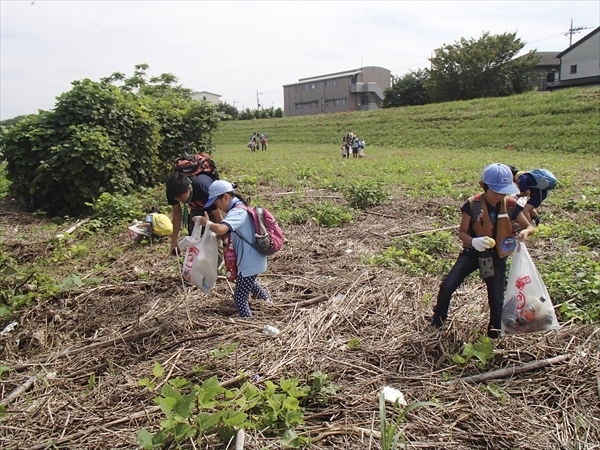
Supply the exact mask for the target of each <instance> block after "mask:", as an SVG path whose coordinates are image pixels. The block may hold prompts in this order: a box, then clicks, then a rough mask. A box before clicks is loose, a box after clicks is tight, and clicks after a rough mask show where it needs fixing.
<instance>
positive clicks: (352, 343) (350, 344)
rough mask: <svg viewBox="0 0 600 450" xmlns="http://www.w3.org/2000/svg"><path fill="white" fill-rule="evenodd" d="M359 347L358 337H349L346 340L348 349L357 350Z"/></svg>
mask: <svg viewBox="0 0 600 450" xmlns="http://www.w3.org/2000/svg"><path fill="white" fill-rule="evenodd" d="M359 348H360V339H359V338H357V337H353V338H350V340H349V341H348V350H358V349H359Z"/></svg>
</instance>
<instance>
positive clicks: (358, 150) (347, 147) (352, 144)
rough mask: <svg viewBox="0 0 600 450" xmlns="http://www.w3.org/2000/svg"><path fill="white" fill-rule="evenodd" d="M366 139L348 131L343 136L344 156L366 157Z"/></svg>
mask: <svg viewBox="0 0 600 450" xmlns="http://www.w3.org/2000/svg"><path fill="white" fill-rule="evenodd" d="M364 157H365V141H363V140H362V139H360V138H359V137H358V136H357V135H355V134H354V133H348V134H347V135H345V136H344V137H343V138H342V158H364Z"/></svg>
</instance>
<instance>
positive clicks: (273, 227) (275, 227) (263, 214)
mask: <svg viewBox="0 0 600 450" xmlns="http://www.w3.org/2000/svg"><path fill="white" fill-rule="evenodd" d="M234 208H244V209H245V210H246V211H248V214H250V216H251V217H252V222H253V223H254V237H255V238H256V241H255V242H254V244H253V243H251V242H248V241H247V240H246V239H244V237H243V236H242V235H241V234H239V233H237V232H235V231H234V233H235V234H237V235H238V236H239V237H240V238H241V239H242V240H243V241H245V242H246V243H248V244H250V245H251V246H252V247H253V248H254V249H255V250H256V251H257V252H258V253H260V254H261V255H267V256H268V255H272V254H273V253H275V252H278V251H279V250H280V249H281V247H282V246H283V231H281V228H280V227H279V224H278V223H277V220H276V219H275V217H273V214H271V212H270V211H269V210H268V209H267V208H261V207H260V206H256V207H254V208H252V207H250V206H246V205H244V204H242V203H237V204H236V205H235V206H234Z"/></svg>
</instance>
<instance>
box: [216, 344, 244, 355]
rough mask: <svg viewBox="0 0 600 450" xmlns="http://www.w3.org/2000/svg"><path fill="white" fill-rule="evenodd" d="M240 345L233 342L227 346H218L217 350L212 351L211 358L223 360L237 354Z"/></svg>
mask: <svg viewBox="0 0 600 450" xmlns="http://www.w3.org/2000/svg"><path fill="white" fill-rule="evenodd" d="M239 345H240V343H239V342H232V343H231V344H229V345H227V346H225V345H223V344H217V348H216V349H213V350H211V351H210V356H212V357H213V358H223V357H224V356H227V355H229V354H231V353H233V352H235V351H236V350H237V348H238V346H239Z"/></svg>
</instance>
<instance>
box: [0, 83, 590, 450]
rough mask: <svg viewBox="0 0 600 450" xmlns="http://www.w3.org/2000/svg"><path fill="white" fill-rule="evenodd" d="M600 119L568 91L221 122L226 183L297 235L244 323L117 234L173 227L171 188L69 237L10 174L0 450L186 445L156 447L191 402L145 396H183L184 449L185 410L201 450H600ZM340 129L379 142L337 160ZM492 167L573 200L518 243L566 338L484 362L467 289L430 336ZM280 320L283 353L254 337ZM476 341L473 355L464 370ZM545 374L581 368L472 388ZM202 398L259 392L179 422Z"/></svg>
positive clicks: (159, 251) (163, 248)
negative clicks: (265, 295) (165, 224)
mask: <svg viewBox="0 0 600 450" xmlns="http://www.w3.org/2000/svg"><path fill="white" fill-rule="evenodd" d="M599 113H600V89H585V90H577V89H575V90H567V91H560V92H555V93H545V94H533V93H531V94H524V95H520V96H514V97H509V98H501V99H481V100H473V101H468V102H455V103H447V104H438V105H427V106H423V107H413V108H400V109H391V110H382V111H373V112H360V113H344V114H337V115H321V116H312V117H297V118H283V119H264V120H254V121H237V122H225V123H222V124H221V125H220V128H219V132H218V134H217V136H215V143H216V151H215V153H214V154H213V156H214V159H215V161H216V163H217V165H218V167H219V170H220V172H221V175H222V178H223V179H227V180H229V181H236V182H238V183H239V192H240V193H242V194H244V195H251V196H252V198H253V202H252V203H253V204H256V203H260V204H262V205H266V206H269V207H270V208H272V211H273V212H274V213H275V215H276V217H277V218H278V220H279V221H280V222H281V224H282V227H283V230H284V234H285V236H286V239H287V240H286V244H285V245H284V249H283V250H282V251H280V252H279V253H277V254H275V255H273V256H272V257H270V258H269V268H268V270H267V272H266V273H265V274H262V275H261V284H263V285H264V286H265V288H266V289H267V290H268V291H269V293H270V294H271V296H272V299H273V301H274V303H273V304H266V305H265V304H263V303H264V302H257V301H251V306H252V310H253V313H254V314H255V315H254V318H253V320H252V321H244V320H239V319H238V317H237V314H236V310H235V307H234V305H233V302H232V300H231V292H232V291H231V289H232V286H231V285H230V284H229V283H228V282H226V281H225V280H224V279H221V280H219V281H218V282H217V285H216V286H215V287H214V288H213V290H212V291H211V292H210V293H209V294H207V295H204V294H202V293H201V292H200V291H199V290H198V289H195V288H193V287H190V286H189V285H187V284H186V283H184V282H183V279H182V278H181V266H180V264H181V261H180V260H179V259H177V258H169V257H168V250H169V244H168V242H165V241H162V242H158V243H153V244H149V243H143V244H141V245H136V244H133V243H132V242H131V240H130V239H129V237H128V236H127V233H126V226H127V225H128V224H129V223H131V220H133V219H142V218H143V215H144V210H146V209H147V208H149V207H150V206H152V205H154V204H157V205H159V206H160V207H161V208H162V210H163V212H166V213H170V208H169V207H168V205H166V199H165V195H164V187H163V186H157V187H156V188H155V189H148V190H145V191H144V192H139V193H137V194H135V195H130V196H108V197H107V198H106V199H104V200H103V202H99V203H102V205H99V204H97V205H96V208H95V213H96V215H95V216H94V217H91V218H89V219H90V220H89V221H88V222H84V223H81V222H79V223H78V224H75V219H74V218H69V217H66V218H53V219H52V220H50V219H49V218H46V217H45V216H44V215H43V214H32V213H30V212H28V211H23V210H21V209H20V208H19V206H18V205H16V204H15V203H14V202H12V201H11V200H10V198H8V197H4V196H5V194H6V192H7V187H8V185H7V183H6V180H5V179H2V178H0V202H1V205H2V207H1V208H0V295H1V296H0V300H1V301H0V330H2V329H4V327H5V326H6V325H7V324H9V323H11V322H13V321H14V323H16V324H17V325H16V328H15V329H14V330H12V331H8V332H7V333H6V334H5V335H2V336H0V361H2V363H0V394H1V397H2V399H1V400H0V447H1V448H15V449H16V448H39V449H42V448H47V447H48V446H52V448H60V449H63V448H64V449H67V448H112V449H131V448H139V445H138V444H139V443H140V442H141V441H145V442H146V443H147V448H151V447H152V446H153V445H154V444H156V445H155V448H158V447H160V446H162V448H174V447H175V445H176V444H175V443H173V442H170V440H169V438H168V437H164V436H162V437H161V436H160V433H159V435H157V436H158V437H157V439H158V438H161V439H163V438H164V442H163V441H161V442H160V443H156V442H155V443H154V444H150V443H148V442H149V439H151V434H152V433H157V432H158V431H159V430H161V429H163V430H165V429H167V428H169V427H173V426H175V425H174V423H175V422H172V421H169V420H165V418H166V416H168V414H169V413H170V412H169V407H168V403H169V402H170V401H173V402H175V399H174V398H175V397H177V398H179V400H181V397H178V395H177V393H174V394H173V393H172V398H171V400H169V401H166V400H165V399H164V398H162V400H164V402H163V403H161V407H159V406H157V405H156V403H155V401H154V399H160V398H161V396H165V397H166V396H168V395H171V394H169V392H170V391H169V390H168V389H166V390H165V388H168V387H169V386H172V387H174V388H175V389H176V390H177V389H180V390H181V393H186V395H185V398H184V400H185V401H186V402H187V403H186V405H187V406H186V407H185V408H181V410H182V411H184V412H185V413H186V414H188V416H186V418H185V420H186V421H188V422H189V424H191V425H190V426H191V427H192V430H191V432H192V433H194V432H197V431H198V427H197V425H196V423H195V421H194V420H192V419H194V417H193V415H194V414H199V417H200V416H201V415H204V419H206V417H209V418H210V419H211V420H210V421H209V422H211V421H212V423H213V425H214V424H217V423H218V424H219V425H218V426H219V427H221V428H218V427H217V425H214V427H209V429H207V430H204V432H203V433H199V434H200V435H202V436H201V437H202V438H203V439H204V441H203V443H202V446H201V445H200V444H197V443H195V442H194V443H190V440H186V441H185V442H184V443H183V444H182V446H181V448H186V449H188V448H189V449H191V448H200V447H202V448H214V449H220V450H221V449H222V450H224V449H226V448H232V446H231V445H230V444H231V442H229V441H228V440H227V439H222V440H221V439H219V438H218V437H217V431H218V432H219V434H221V435H227V433H224V432H223V431H224V429H225V428H226V427H225V426H224V425H223V423H222V422H220V421H221V420H222V419H223V418H222V417H221V416H220V414H221V412H222V411H223V410H224V409H227V411H228V413H231V414H237V413H239V412H240V410H241V409H243V408H246V409H244V411H246V412H248V419H249V421H250V419H252V420H259V419H260V420H263V419H265V418H268V419H269V420H270V421H271V422H268V423H267V424H266V425H265V423H264V422H257V423H255V424H254V426H255V427H256V428H257V429H253V428H252V426H250V425H252V424H250V422H248V428H247V441H246V446H245V447H244V448H246V449H247V450H262V449H264V448H269V449H283V448H286V445H287V444H286V442H287V443H290V442H292V441H294V442H295V444H298V445H300V444H302V445H305V446H306V447H305V448H307V449H311V450H316V449H321V448H344V449H348V450H354V449H356V450H364V449H365V448H373V449H377V448H384V446H383V444H382V442H383V441H382V440H381V434H380V433H381V432H384V433H385V432H386V428H387V430H388V431H389V430H390V429H392V428H391V427H392V422H393V421H396V422H395V423H396V426H398V428H397V430H398V433H399V434H398V436H397V437H398V438H399V439H400V440H404V441H405V442H406V444H407V445H406V447H407V448H453V449H456V450H467V449H469V450H470V449H474V448H476V449H481V450H483V449H489V448H498V449H507V450H509V449H515V448H519V449H524V450H539V449H541V448H559V447H560V448H573V449H576V448H577V449H584V448H598V446H599V445H600V431H599V430H600V422H599V419H598V417H600V407H599V406H598V402H596V401H593V400H595V399H597V380H596V377H595V376H593V375H592V376H590V374H597V373H598V370H599V368H600V362H599V361H598V355H597V351H598V345H599V341H598V339H599V336H600V335H599V334H598V327H597V322H598V320H599V319H600V183H599V175H600V153H599V151H600V150H599V149H600V120H599V118H600V114H599ZM255 131H257V132H262V133H267V134H268V135H269V148H268V150H267V151H257V152H250V151H249V150H248V149H247V148H246V143H247V141H248V138H249V136H250V135H251V134H252V132H255ZM350 131H351V132H354V133H355V134H357V135H359V137H361V138H363V139H364V140H365V141H366V143H367V147H366V150H365V151H366V157H365V158H364V159H349V160H347V159H346V160H344V159H342V158H341V153H340V141H341V139H342V136H343V135H344V134H346V133H347V132H350ZM491 162H502V163H505V164H511V165H515V166H517V167H518V168H519V169H531V168H535V167H545V168H548V169H550V170H551V171H552V172H553V173H554V174H555V175H556V176H557V177H558V179H559V181H560V183H559V185H558V187H557V188H556V189H554V190H553V191H552V192H551V193H550V196H549V197H548V199H547V200H546V201H545V202H544V205H543V206H542V208H540V211H541V217H542V225H540V227H538V230H537V232H536V234H535V235H534V236H533V238H532V239H531V240H530V244H528V248H529V249H530V252H531V253H532V257H533V258H534V259H535V262H536V265H537V267H538V269H539V270H540V273H541V275H542V277H543V279H544V282H545V283H546V286H547V288H548V290H549V292H550V295H551V299H552V302H553V303H554V305H555V307H556V311H557V314H558V315H559V319H560V322H561V328H560V329H558V330H554V331H552V332H548V333H533V334H529V335H516V336H508V337H503V338H502V339H500V340H498V341H496V342H494V343H492V342H488V341H485V340H484V339H483V338H482V337H481V333H482V332H483V331H484V330H485V327H486V324H487V319H488V310H487V309H486V308H487V303H486V294H485V288H484V287H483V284H482V283H481V280H480V279H479V278H478V277H477V276H476V274H473V275H472V276H471V277H470V278H468V279H467V280H466V281H465V283H464V285H463V286H462V287H461V289H460V290H459V291H457V293H456V295H455V297H454V298H453V303H452V311H451V315H452V317H451V320H449V321H448V323H447V324H446V325H444V327H443V329H442V330H440V331H439V332H436V333H432V332H430V331H428V330H427V328H426V324H427V319H428V318H429V317H430V315H431V307H432V304H433V303H434V302H435V296H436V293H437V290H438V288H439V283H440V282H441V279H442V277H443V276H444V274H445V273H447V271H448V269H449V267H451V265H452V264H453V262H454V260H455V258H456V255H457V254H458V252H459V251H460V249H459V245H458V242H457V239H456V233H455V228H454V227H455V226H456V225H457V224H458V220H459V208H460V206H461V204H462V202H464V200H465V199H466V198H467V197H468V196H470V195H472V194H473V193H476V192H479V191H480V188H479V186H478V181H479V177H480V174H481V171H482V169H483V168H484V166H485V165H487V164H488V163H491ZM2 197H4V198H2ZM100 206H102V207H100ZM73 225H80V226H78V227H77V226H75V227H73V228H72V231H69V230H68V229H69V228H71V227H72V226H73ZM267 324H268V325H274V326H276V327H277V328H278V329H279V330H280V334H279V335H278V336H277V337H275V338H272V337H268V336H265V335H263V334H262V333H261V330H262V328H263V327H264V325H267ZM474 345H475V346H477V348H479V349H480V353H478V356H477V357H476V358H473V359H472V360H470V362H469V359H468V358H466V359H467V361H466V362H465V358H464V356H465V355H466V352H467V346H470V348H474V347H473V346H474ZM481 349H483V350H481ZM482 352H483V353H482ZM484 353H485V354H484ZM460 355H462V357H463V358H462V360H463V362H462V363H460V362H458V363H457V361H460V358H461V356H460ZM482 355H483V356H482ZM470 356H473V355H472V354H471V355H470ZM556 357H561V358H563V359H562V360H561V361H567V359H568V358H570V359H568V363H566V364H556V365H554V366H551V367H547V368H546V369H540V370H536V371H530V372H526V373H523V374H520V375H517V374H514V375H512V376H511V377H510V378H504V379H499V380H498V379H495V380H494V381H493V382H482V383H477V384H469V383H468V382H466V381H464V379H462V378H461V377H464V376H467V375H476V374H482V373H483V374H485V373H487V372H491V371H494V370H496V369H502V368H506V367H508V366H514V365H518V364H525V363H528V362H536V361H541V360H544V359H547V358H556ZM542 362H543V361H542ZM209 379H210V380H213V382H214V383H221V384H222V385H224V386H227V388H228V389H231V391H230V392H229V394H230V395H231V396H230V397H227V398H233V397H236V398H238V399H241V393H242V390H243V389H244V388H243V386H247V385H246V384H244V385H242V387H239V386H240V385H241V384H242V382H244V381H249V380H252V382H253V383H254V384H255V385H256V387H257V390H255V391H253V392H259V393H260V395H261V396H263V397H261V398H260V399H256V402H257V403H253V405H254V406H252V405H251V404H249V403H244V402H238V403H236V404H235V405H234V406H233V407H231V408H230V409H229V407H230V406H231V405H230V404H229V401H228V400H227V398H225V397H221V396H220V397H218V398H217V400H216V402H212V400H211V401H209V402H207V404H208V406H207V407H206V408H204V405H200V402H198V404H192V403H194V402H192V403H189V402H188V396H187V394H188V393H189V392H192V393H193V392H194V390H193V389H196V390H198V391H201V390H203V389H204V387H202V388H201V387H200V386H201V385H202V386H204V385H203V384H204V382H205V381H207V380H209ZM29 380H36V381H35V382H33V381H32V382H31V383H30V381H29ZM167 380H169V381H167ZM290 380H291V381H290ZM188 382H189V384H187V383H188ZM267 382H269V383H272V384H273V383H274V385H273V386H275V387H273V389H276V388H277V389H278V390H277V393H275V391H269V392H266V389H265V386H266V384H267ZM28 383H29V384H28ZM294 383H299V390H298V389H295V387H294V386H295V384H294ZM448 383H452V384H448ZM284 384H287V386H288V388H287V393H288V394H289V392H295V393H296V395H298V393H299V392H300V391H302V392H308V393H309V394H308V395H306V397H302V396H303V395H304V394H302V396H299V397H302V398H300V399H299V400H298V401H296V399H295V398H294V399H292V400H294V401H291V402H290V401H289V399H287V400H286V402H285V404H286V405H287V407H290V405H292V406H293V408H292V409H291V410H290V411H287V410H285V409H281V410H280V415H277V414H273V410H272V409H273V408H274V407H273V405H274V404H275V403H273V400H274V399H276V398H277V399H280V398H282V396H283V397H285V396H286V395H287V394H285V393H283V392H282V389H283V388H281V389H279V388H280V387H282V386H283V385H284ZM191 385H193V386H194V388H193V389H192V391H189V390H188V388H189V387H190V386H191ZM386 385H390V386H397V387H399V388H400V389H401V390H402V392H403V393H404V395H405V396H406V398H407V400H408V402H409V404H410V405H411V406H410V407H412V405H418V404H419V403H420V402H424V401H430V400H433V401H435V402H436V404H438V406H439V405H442V408H439V407H431V405H429V406H423V407H421V408H416V409H413V410H411V412H410V414H406V413H408V410H404V411H399V410H394V412H392V408H391V407H388V409H387V411H386V410H385V408H383V410H382V409H379V408H378V407H377V392H379V391H380V390H381V388H382V387H383V386H386ZM32 386H34V387H33V388H32ZM290 386H292V387H294V388H293V389H291V388H290ZM213 387H214V386H213ZM215 392H216V391H215ZM265 392H266V393H265ZM10 393H14V395H10V397H11V398H10V401H8V400H6V401H5V402H4V400H5V399H7V398H8V397H9V394H10ZM190 395H191V396H193V395H192V394H190ZM244 395H245V394H244ZM269 395H270V396H271V397H269ZM238 396H239V397H238ZM190 398H191V397H190ZM207 398H208V397H207ZM286 398H287V397H286ZM590 399H592V401H590ZM277 401H279V400H277ZM250 403H251V402H250ZM410 407H409V408H410ZM203 408H204V409H203ZM540 410H542V411H543V417H542V416H541V415H540ZM288 413H289V415H288V416H287V417H286V414H288ZM292 416H293V417H294V418H295V421H294V422H293V423H292V424H291V425H290V424H289V423H288V422H287V420H288V419H289V418H290V417H292ZM232 417H233V416H232ZM188 419H189V420H188ZM212 419H214V420H212ZM401 422H402V423H401ZM236 423H238V422H236ZM194 427H195V428H194ZM288 427H291V428H289V430H288ZM142 429H144V430H148V431H145V432H142V431H141V430H142ZM194 430H195V431H194ZM227 430H228V431H231V430H230V429H227ZM227 430H225V431H227ZM284 430H285V433H283V431H284ZM290 430H291V432H289V431H290ZM392 431H393V430H392ZM296 433H297V435H296ZM294 436H296V438H294ZM298 436H299V437H298ZM155 437H156V436H155ZM282 437H284V438H285V439H283V440H281V438H282ZM140 438H142V439H140ZM385 448H386V449H390V448H393V447H391V446H388V447H385Z"/></svg>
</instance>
